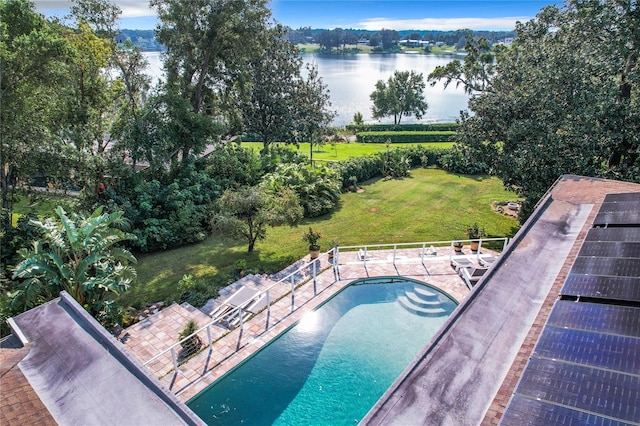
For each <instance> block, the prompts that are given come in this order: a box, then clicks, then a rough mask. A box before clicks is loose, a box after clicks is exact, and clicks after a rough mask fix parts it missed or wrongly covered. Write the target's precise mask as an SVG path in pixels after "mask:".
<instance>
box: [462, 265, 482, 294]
mask: <svg viewBox="0 0 640 426" xmlns="http://www.w3.org/2000/svg"><path fill="white" fill-rule="evenodd" d="M487 269H488V268H462V269H460V272H459V274H460V276H461V277H462V279H463V280H464V282H465V284H466V285H467V287H469V290H471V289H472V288H473V286H474V285H476V283H477V282H478V281H480V278H482V276H483V275H484V273H485V272H487Z"/></svg>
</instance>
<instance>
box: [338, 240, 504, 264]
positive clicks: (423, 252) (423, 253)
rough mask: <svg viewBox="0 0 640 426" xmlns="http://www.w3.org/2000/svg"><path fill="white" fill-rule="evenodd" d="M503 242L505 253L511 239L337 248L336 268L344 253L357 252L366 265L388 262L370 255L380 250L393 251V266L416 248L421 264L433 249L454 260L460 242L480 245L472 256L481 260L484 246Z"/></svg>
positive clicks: (358, 258) (358, 257)
mask: <svg viewBox="0 0 640 426" xmlns="http://www.w3.org/2000/svg"><path fill="white" fill-rule="evenodd" d="M494 241H495V242H502V249H501V251H504V250H505V249H506V248H507V245H508V244H509V238H507V237H500V238H479V239H468V240H454V241H451V240H448V241H426V242H420V243H397V244H371V245H360V246H341V247H339V248H338V247H336V253H335V257H336V262H335V263H336V266H335V267H337V265H338V264H339V256H340V254H342V253H344V252H355V253H357V260H358V261H362V262H364V263H365V264H366V263H367V262H371V261H376V262H385V261H387V260H380V259H374V258H373V256H371V255H370V253H369V251H371V250H374V251H379V250H391V251H392V259H391V262H392V263H393V264H395V263H396V260H397V255H398V250H406V249H411V248H415V249H417V250H418V253H417V256H416V259H419V260H420V262H424V260H425V258H429V255H430V254H433V252H431V251H430V250H431V249H432V248H443V247H448V248H449V258H450V259H451V258H453V256H454V253H455V248H454V245H455V243H457V242H459V243H462V244H463V245H471V243H472V242H477V243H478V249H477V250H474V251H475V253H474V254H472V256H476V257H477V259H478V260H479V259H480V257H481V255H482V244H483V243H487V242H494Z"/></svg>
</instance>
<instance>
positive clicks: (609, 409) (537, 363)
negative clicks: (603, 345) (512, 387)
mask: <svg viewBox="0 0 640 426" xmlns="http://www.w3.org/2000/svg"><path fill="white" fill-rule="evenodd" d="M516 393H517V394H520V395H523V396H528V397H530V398H539V399H541V400H543V401H547V402H549V403H551V404H558V405H563V406H565V407H571V408H572V409H575V410H577V411H589V412H592V413H594V414H596V415H599V416H607V417H610V418H613V419H616V420H620V421H627V422H639V421H640V404H638V401H640V377H638V376H634V375H630V374H621V373H618V372H615V371H609V370H600V369H596V368H590V367H585V366H581V365H574V364H568V363H564V362H558V361H553V360H545V359H541V358H536V357H534V358H531V359H530V360H529V363H528V364H527V368H526V369H525V371H524V373H523V375H522V378H521V380H520V383H519V384H518V387H517V388H516Z"/></svg>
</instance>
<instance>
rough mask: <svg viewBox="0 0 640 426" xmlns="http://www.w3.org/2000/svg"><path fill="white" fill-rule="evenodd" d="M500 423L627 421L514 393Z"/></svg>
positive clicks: (618, 425) (607, 425)
mask: <svg viewBox="0 0 640 426" xmlns="http://www.w3.org/2000/svg"><path fill="white" fill-rule="evenodd" d="M500 424H501V425H522V426H547V425H548V426H553V425H587V426H596V425H597V426H628V423H627V422H623V421H618V420H614V419H609V418H606V417H602V416H597V415H595V414H593V413H588V412H584V411H578V410H572V409H570V408H567V407H562V406H559V405H554V404H550V403H548V402H545V401H540V400H536V399H531V398H525V397H523V396H520V395H514V396H513V398H512V399H511V401H510V403H509V406H508V408H507V410H506V411H505V412H504V415H503V416H502V419H501V421H500Z"/></svg>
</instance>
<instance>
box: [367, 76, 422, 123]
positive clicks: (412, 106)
mask: <svg viewBox="0 0 640 426" xmlns="http://www.w3.org/2000/svg"><path fill="white" fill-rule="evenodd" d="M424 88H425V83H424V80H423V78H422V73H420V74H416V73H415V72H414V71H411V72H409V71H395V72H394V73H393V76H391V77H389V80H388V82H387V83H385V82H384V81H382V80H378V82H377V83H376V90H375V91H374V92H373V93H371V96H370V97H371V100H372V101H373V107H372V108H371V110H372V112H373V117H374V118H381V117H386V116H388V115H393V123H394V124H400V121H401V120H402V116H403V115H405V116H410V115H414V114H415V116H416V118H417V119H418V120H419V119H420V118H422V116H423V115H424V113H425V112H426V111H427V108H428V105H427V101H426V100H425V98H424Z"/></svg>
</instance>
